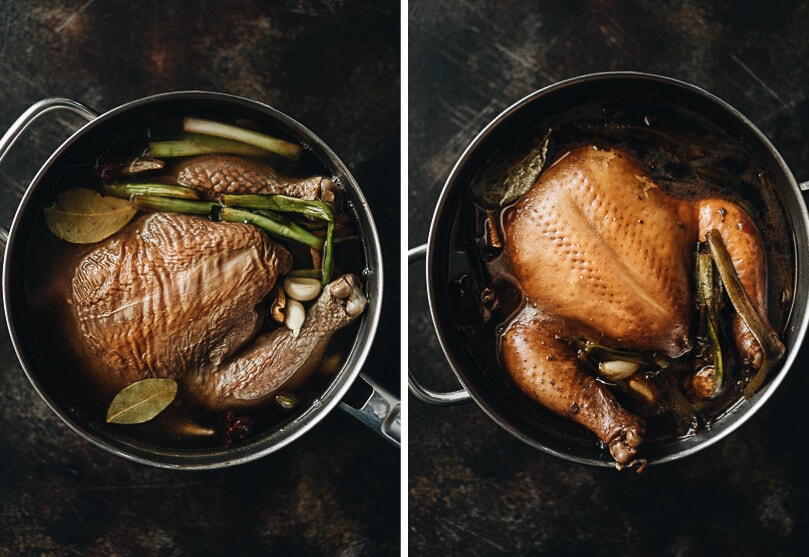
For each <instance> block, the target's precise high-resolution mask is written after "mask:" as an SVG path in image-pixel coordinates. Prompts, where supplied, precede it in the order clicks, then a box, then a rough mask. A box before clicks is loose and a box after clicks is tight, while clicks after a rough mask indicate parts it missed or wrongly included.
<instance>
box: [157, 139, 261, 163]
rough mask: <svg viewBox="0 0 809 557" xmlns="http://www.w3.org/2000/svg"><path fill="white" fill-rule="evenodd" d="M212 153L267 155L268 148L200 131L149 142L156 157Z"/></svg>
mask: <svg viewBox="0 0 809 557" xmlns="http://www.w3.org/2000/svg"><path fill="white" fill-rule="evenodd" d="M211 153H227V154H229V155H244V156H248V157H263V156H266V155H267V150H266V149H262V148H261V147H256V146H255V145H250V144H248V143H243V142H241V141H234V140H232V139H227V138H224V137H215V136H212V135H203V134H199V133H187V134H183V136H182V137H180V138H178V139H170V140H164V141H152V142H150V143H149V154H150V155H151V156H153V157H156V158H171V157H190V156H194V155H207V154H211Z"/></svg>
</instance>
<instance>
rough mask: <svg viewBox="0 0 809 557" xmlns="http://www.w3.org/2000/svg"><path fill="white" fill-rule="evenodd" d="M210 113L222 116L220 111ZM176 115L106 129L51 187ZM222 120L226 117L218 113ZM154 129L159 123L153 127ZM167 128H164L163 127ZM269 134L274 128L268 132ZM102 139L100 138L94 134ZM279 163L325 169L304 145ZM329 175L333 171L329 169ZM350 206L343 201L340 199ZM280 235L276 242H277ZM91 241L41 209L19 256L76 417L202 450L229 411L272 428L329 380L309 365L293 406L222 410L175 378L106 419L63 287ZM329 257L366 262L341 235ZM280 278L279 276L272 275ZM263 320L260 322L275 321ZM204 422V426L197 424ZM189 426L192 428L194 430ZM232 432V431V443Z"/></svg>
mask: <svg viewBox="0 0 809 557" xmlns="http://www.w3.org/2000/svg"><path fill="white" fill-rule="evenodd" d="M217 117H218V118H219V119H220V120H222V118H221V116H219V115H217ZM175 120H176V119H171V120H168V121H158V122H157V123H156V124H155V123H151V124H150V125H148V126H147V125H146V124H143V126H142V127H141V128H140V129H138V130H134V131H132V130H130V131H129V133H127V134H125V135H123V136H118V137H110V138H107V139H108V143H106V144H105V147H106V150H105V151H104V152H103V153H100V152H98V151H92V152H90V151H88V152H87V153H86V154H85V155H84V156H83V157H82V158H81V159H79V160H76V162H75V163H74V164H72V165H71V166H70V167H69V168H68V169H67V171H66V172H65V173H63V174H62V175H61V176H60V178H59V179H58V181H57V182H58V183H56V184H54V185H53V187H52V190H53V191H55V192H58V191H62V190H65V189H69V188H73V187H93V186H94V185H96V184H98V183H99V181H100V180H99V178H98V166H99V161H104V160H108V159H110V158H120V157H134V156H135V155H137V154H139V153H141V152H143V150H144V149H145V144H146V142H147V141H148V140H149V139H150V138H151V137H152V136H153V135H154V134H155V133H157V134H163V133H171V132H172V130H173V129H175V128H176V124H175ZM223 121H226V120H223ZM155 130H158V131H155ZM165 130H168V131H165ZM274 135H279V134H277V133H275V134H274ZM97 143H98V144H104V141H103V140H102V141H99V142H97ZM270 164H273V165H274V166H275V167H276V168H277V169H278V170H281V171H283V172H284V173H286V174H287V175H289V176H291V177H296V176H300V177H305V176H312V175H315V174H324V173H326V174H328V170H327V169H325V168H324V167H323V166H322V165H320V164H319V163H318V162H317V161H316V160H315V158H314V156H313V155H311V154H310V153H309V152H308V150H306V149H304V152H303V154H302V156H301V160H300V161H298V162H297V163H295V166H294V167H292V166H290V165H289V164H288V163H284V162H283V161H281V160H280V159H276V158H273V159H272V160H271V161H270ZM333 179H334V181H335V183H338V184H339V179H338V178H337V177H333ZM346 209H347V212H348V213H349V214H350V213H351V209H350V207H346ZM281 243H283V242H281ZM91 249H93V246H92V245H90V246H82V245H76V244H70V243H67V242H64V241H61V240H59V239H57V238H56V237H54V236H53V235H52V234H51V233H50V232H49V231H48V230H47V228H46V226H45V224H44V220H43V218H42V216H41V215H40V216H39V217H38V218H37V222H36V223H35V224H34V228H33V232H32V234H31V237H30V239H29V242H28V247H27V253H28V254H32V256H28V257H27V258H26V261H25V271H24V272H25V276H26V283H25V296H26V303H27V306H28V308H29V310H30V319H31V328H32V329H33V331H34V335H35V337H36V344H37V347H38V349H39V351H40V355H41V357H42V359H43V361H44V362H45V363H46V366H47V370H46V371H45V373H47V374H48V377H47V378H46V381H47V382H48V383H49V384H52V386H53V388H54V390H55V391H57V394H56V395H55V396H56V397H57V398H60V399H63V400H64V401H66V404H67V406H68V407H69V412H71V413H73V414H74V415H75V416H76V417H77V418H78V419H79V420H87V421H89V422H91V423H93V424H95V425H94V427H97V428H99V427H101V428H103V427H110V428H114V429H115V434H116V435H119V436H121V437H127V438H130V439H131V440H132V441H133V442H135V443H145V444H147V445H151V446H155V447H159V448H168V449H171V450H175V449H176V450H188V451H198V450H208V449H218V448H221V447H223V446H224V445H225V444H226V442H227V438H226V429H227V427H228V425H229V424H231V423H232V421H233V419H239V418H246V419H247V421H249V423H250V427H249V430H248V431H247V433H246V436H245V441H248V440H250V439H253V438H256V437H258V436H260V435H261V434H262V433H265V432H267V431H270V430H273V429H276V428H279V427H281V426H283V425H284V424H285V423H289V422H290V421H292V420H293V419H295V417H297V416H299V415H300V414H301V413H302V412H303V411H304V410H305V409H307V408H308V407H309V406H311V405H312V403H313V401H315V399H317V398H318V397H319V396H320V395H321V394H322V393H323V392H324V391H325V390H326V388H327V387H328V385H329V384H330V382H331V381H332V379H333V377H334V376H333V373H334V372H332V374H326V373H321V372H319V371H317V370H316V371H315V372H314V373H313V374H312V375H311V376H310V377H309V378H308V379H307V380H306V381H305V382H304V383H303V384H302V385H301V386H299V387H298V388H296V390H295V391H294V395H295V396H296V397H297V399H298V404H297V406H296V407H295V408H294V409H285V408H282V407H281V406H280V405H278V404H276V403H274V402H272V401H271V402H269V403H267V404H265V405H264V406H262V407H260V408H255V409H250V410H238V411H236V412H235V413H234V414H233V415H228V412H212V411H210V410H208V409H206V408H205V407H203V406H201V405H200V404H199V403H197V402H195V401H194V400H192V399H191V397H189V396H187V395H186V394H184V392H183V387H182V383H180V389H179V392H178V396H177V398H176V399H175V401H174V402H173V403H172V404H171V405H170V406H169V407H168V408H167V409H166V410H164V411H163V412H162V413H161V414H160V415H158V416H157V417H156V418H154V419H153V420H151V421H149V422H146V423H143V424H137V425H110V424H105V423H104V421H105V416H106V412H107V407H108V406H109V403H110V401H111V400H112V398H113V397H114V395H115V394H116V392H117V388H116V389H114V390H113V389H110V388H109V387H107V386H105V385H102V384H100V383H99V382H98V381H96V380H94V379H93V377H92V374H90V373H88V372H87V371H86V367H87V366H86V364H85V363H84V362H83V360H82V356H81V355H80V353H79V350H78V349H77V347H76V346H75V345H74V344H73V340H72V339H71V336H70V334H69V333H68V332H67V325H66V320H67V312H68V311H70V308H69V306H68V302H67V299H68V297H67V295H66V294H67V292H68V289H69V283H70V280H71V271H72V269H73V268H74V265H75V262H76V261H77V259H78V258H80V257H81V256H83V255H84V254H85V253H87V252H88V251H89V250H91ZM334 263H335V268H336V270H339V271H340V272H341V273H344V272H353V273H356V274H357V275H358V276H363V274H364V273H363V269H364V266H365V263H364V258H363V256H362V248H361V243H360V242H358V241H348V242H343V243H340V244H335V247H334ZM279 280H280V279H279ZM269 321H270V320H269V319H266V320H265V325H264V327H265V329H266V328H269V327H274V326H276V325H273V324H271V323H269ZM357 327H358V324H357V323H354V324H352V325H351V326H349V327H347V328H345V329H343V330H340V331H337V333H336V334H335V335H334V337H333V338H332V341H331V343H330V344H329V346H328V348H327V351H326V353H325V355H324V358H323V361H326V360H328V359H329V357H330V356H332V355H338V356H339V358H340V362H339V365H338V366H337V369H338V370H339V368H340V367H341V366H342V364H343V362H344V361H345V358H346V356H347V354H348V352H349V351H350V349H351V346H352V344H353V341H354V337H355V336H356V331H357ZM207 429H209V430H211V433H207V432H204V430H207ZM195 430H196V432H194V431H195ZM239 441H240V440H239V438H238V435H237V436H236V437H234V438H233V442H234V443H239Z"/></svg>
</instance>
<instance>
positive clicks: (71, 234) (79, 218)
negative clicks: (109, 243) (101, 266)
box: [44, 188, 137, 244]
mask: <svg viewBox="0 0 809 557" xmlns="http://www.w3.org/2000/svg"><path fill="white" fill-rule="evenodd" d="M135 213H137V209H135V207H133V206H132V204H131V203H130V202H129V201H128V200H126V199H119V198H117V197H109V196H103V195H101V194H100V193H98V192H97V191H93V190H90V189H87V188H75V189H70V190H66V191H64V192H62V193H60V194H59V195H58V196H56V199H55V200H54V202H53V204H51V205H49V206H48V207H45V209H44V214H45V224H46V225H47V227H48V230H50V231H51V232H52V233H53V234H54V235H55V236H56V237H57V238H60V239H62V240H65V241H67V242H71V243H73V244H92V243H95V242H100V241H101V240H103V239H104V238H107V237H109V236H112V235H113V234H115V233H116V232H118V231H119V230H120V229H121V228H123V227H124V226H125V225H126V224H127V223H128V222H129V221H130V220H132V217H134V216H135Z"/></svg>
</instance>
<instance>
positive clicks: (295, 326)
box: [284, 298, 306, 338]
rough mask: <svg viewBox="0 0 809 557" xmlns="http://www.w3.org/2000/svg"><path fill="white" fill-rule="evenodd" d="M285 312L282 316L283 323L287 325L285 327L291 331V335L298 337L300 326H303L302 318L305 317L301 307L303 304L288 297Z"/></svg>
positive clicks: (304, 311)
mask: <svg viewBox="0 0 809 557" xmlns="http://www.w3.org/2000/svg"><path fill="white" fill-rule="evenodd" d="M284 313H285V314H286V316H285V318H284V325H286V326H287V329H289V330H290V331H292V336H293V337H295V338H298V335H299V334H300V333H301V327H303V320H304V319H306V310H305V309H303V304H301V303H300V302H299V301H298V300H293V299H291V298H290V299H288V300H287V307H286V311H285V312H284Z"/></svg>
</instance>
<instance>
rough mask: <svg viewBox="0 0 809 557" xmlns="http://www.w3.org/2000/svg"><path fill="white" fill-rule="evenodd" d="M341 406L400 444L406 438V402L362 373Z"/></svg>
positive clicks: (391, 440) (389, 439) (393, 441)
mask: <svg viewBox="0 0 809 557" xmlns="http://www.w3.org/2000/svg"><path fill="white" fill-rule="evenodd" d="M340 408H341V409H342V410H344V411H346V412H348V413H349V414H351V415H352V416H354V417H355V418H356V419H358V420H359V421H361V422H362V423H364V424H365V425H367V426H368V427H370V428H371V429H373V430H374V431H376V432H377V433H378V434H379V435H381V436H382V437H384V438H385V439H387V440H388V441H390V442H391V443H393V444H394V445H396V446H400V445H401V439H402V414H401V409H402V404H401V402H400V401H399V399H398V398H396V397H395V396H393V395H392V394H390V393H389V392H387V391H386V390H385V389H383V388H382V387H380V386H379V385H378V384H377V383H376V382H374V381H372V380H371V379H370V378H369V377H368V376H367V375H365V374H363V373H360V376H359V380H358V381H355V382H354V385H352V386H351V389H350V390H349V393H348V395H346V397H345V398H344V399H343V400H341V401H340Z"/></svg>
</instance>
